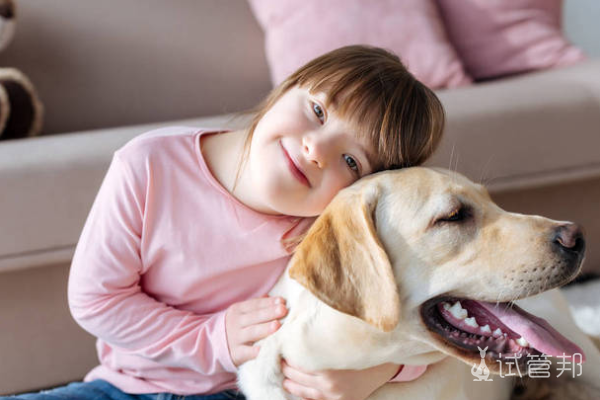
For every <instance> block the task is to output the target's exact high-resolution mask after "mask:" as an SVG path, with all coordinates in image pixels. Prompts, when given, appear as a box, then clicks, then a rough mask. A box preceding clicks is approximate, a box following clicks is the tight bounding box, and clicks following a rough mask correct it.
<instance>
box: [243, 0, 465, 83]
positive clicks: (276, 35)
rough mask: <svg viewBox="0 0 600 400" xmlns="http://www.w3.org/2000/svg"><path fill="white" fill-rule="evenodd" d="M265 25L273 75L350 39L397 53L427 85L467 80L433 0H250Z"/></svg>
mask: <svg viewBox="0 0 600 400" xmlns="http://www.w3.org/2000/svg"><path fill="white" fill-rule="evenodd" d="M249 2H250V5H251V7H252V9H253V12H254V14H255V16H256V18H257V20H258V21H259V23H260V24H261V25H262V27H263V30H264V31H265V37H266V42H265V47H266V54H267V61H268V63H269V66H270V69H271V80H272V82H273V84H274V85H277V84H279V83H280V82H281V81H283V80H284V79H285V78H286V77H287V76H288V75H289V74H291V73H292V72H294V71H295V70H296V69H297V68H299V67H301V66H302V65H303V64H305V63H306V62H308V61H310V60H312V59H313V58H315V57H317V56H319V55H321V54H323V53H326V52H328V51H331V50H334V49H336V48H338V47H342V46H346V45H350V44H368V45H372V46H378V47H383V48H385V49H387V50H390V51H392V52H394V53H396V54H397V55H398V56H399V57H400V58H401V60H402V62H403V63H404V64H405V65H406V66H407V68H408V70H409V71H411V72H412V73H413V75H415V77H416V78H417V79H419V80H420V81H421V82H423V83H424V84H426V85H428V86H429V87H431V88H444V87H456V86H461V85H466V84H468V83H470V82H471V79H470V78H469V77H468V76H467V75H466V74H465V71H464V69H463V66H462V63H461V61H460V60H459V58H458V56H457V55H456V51H455V50H454V48H453V47H452V45H451V44H450V41H449V40H448V38H447V36H446V33H445V30H444V26H443V23H442V20H441V18H440V15H439V12H438V9H437V6H436V4H435V1H434V0H376V1H373V0H327V1H322V0H321V1H318V0H276V1H273V0H249Z"/></svg>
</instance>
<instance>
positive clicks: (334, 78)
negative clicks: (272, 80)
mask: <svg viewBox="0 0 600 400" xmlns="http://www.w3.org/2000/svg"><path fill="white" fill-rule="evenodd" d="M295 86H300V87H308V89H309V90H310V91H311V92H313V93H315V92H323V93H325V94H326V97H327V101H326V104H325V106H326V107H328V106H330V105H331V104H332V103H335V105H336V112H337V113H339V115H340V116H341V117H342V118H345V119H347V120H348V121H349V122H350V123H351V124H352V125H353V126H355V127H356V128H357V134H358V135H359V136H363V137H364V136H366V137H369V138H370V139H371V143H372V148H373V149H374V151H375V154H376V157H377V159H376V165H374V166H373V172H376V171H381V170H388V169H399V168H404V167H410V166H415V165H420V164H422V163H423V162H425V160H427V158H429V157H430V156H431V155H432V154H433V152H434V151H435V149H436V147H437V145H438V143H439V141H440V138H441V135H442V132H443V130H444V124H445V114H444V108H443V107H442V104H441V102H440V101H439V99H438V98H437V96H436V95H435V93H434V92H433V91H432V90H431V89H429V88H428V87H427V86H425V85H424V84H422V83H421V82H419V81H418V80H417V79H416V78H415V77H414V76H413V75H412V74H411V73H410V72H408V70H407V69H406V68H405V67H404V65H403V64H402V62H401V61H400V59H399V58H398V57H397V56H396V55H394V54H392V53H390V52H388V51H386V50H384V49H381V48H377V47H371V46H363V45H354V46H346V47H341V48H339V49H337V50H333V51H331V52H329V53H326V54H323V55H322V56H320V57H317V58H315V59H314V60H312V61H310V62H309V63H308V64H306V65H304V66H303V67H301V68H300V69H298V70H297V71H296V72H294V73H293V74H292V75H290V76H289V77H288V78H287V79H286V80H284V81H283V82H282V83H281V84H279V86H277V87H276V88H274V89H273V90H272V91H271V93H270V94H269V95H268V96H267V97H266V98H265V99H264V100H263V102H262V103H260V104H259V105H258V107H257V108H256V110H255V114H254V117H253V119H252V121H251V124H250V127H249V130H248V136H247V138H246V144H245V153H246V154H247V153H248V151H249V148H250V142H251V140H252V135H253V134H254V130H255V129H256V126H257V125H258V122H259V121H260V119H261V118H262V117H263V116H264V115H265V114H266V112H267V111H268V110H269V109H270V108H271V107H272V106H273V105H274V104H275V102H277V100H279V99H280V98H281V96H283V95H284V94H285V93H286V92H287V91H288V90H290V89H291V88H292V87H295ZM245 158H246V157H244V159H243V161H242V162H244V161H245ZM240 164H241V163H240ZM240 169H241V167H240ZM236 180H237V179H236Z"/></svg>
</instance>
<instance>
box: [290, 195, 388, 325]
mask: <svg viewBox="0 0 600 400" xmlns="http://www.w3.org/2000/svg"><path fill="white" fill-rule="evenodd" d="M352 189H353V190H352V191H346V192H341V193H340V195H338V196H337V197H336V198H335V199H334V200H333V201H332V202H331V203H330V205H329V206H328V207H327V208H326V209H325V211H324V212H323V214H321V216H320V217H319V218H318V219H317V220H316V221H315V223H314V224H313V226H312V227H311V228H310V230H309V231H308V233H307V235H306V237H305V238H304V240H303V241H302V243H300V245H299V246H298V248H297V249H296V252H295V253H294V256H293V257H292V260H291V263H292V264H291V266H290V270H289V273H290V276H291V277H292V278H293V279H296V280H297V281H298V282H300V284H302V285H303V286H304V287H306V288H307V289H308V290H310V291H311V293H312V294H313V295H315V296H316V297H317V298H319V299H320V300H321V301H323V302H325V303H326V304H327V305H329V306H331V307H333V308H335V309H336V310H338V311H341V312H344V313H346V314H349V315H353V316H355V317H358V318H361V319H362V320H364V321H366V322H368V323H370V324H371V325H374V326H375V327H377V328H379V329H381V330H383V331H385V332H389V331H391V330H392V329H393V328H394V327H395V326H396V325H397V324H398V320H399V318H400V297H399V294H398V286H397V284H396V281H395V278H394V274H393V271H392V266H391V264H390V261H389V259H388V257H387V254H386V252H385V250H384V249H383V246H382V245H381V242H380V241H379V238H378V236H377V232H376V229H375V221H374V214H375V209H376V207H377V201H378V194H379V193H378V192H379V189H378V188H377V187H376V185H372V184H371V185H366V186H365V187H363V188H361V190H354V188H352Z"/></svg>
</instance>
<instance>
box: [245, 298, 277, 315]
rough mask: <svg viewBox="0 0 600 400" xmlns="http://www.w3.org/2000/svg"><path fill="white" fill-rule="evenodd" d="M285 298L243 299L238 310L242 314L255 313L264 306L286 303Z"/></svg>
mask: <svg viewBox="0 0 600 400" xmlns="http://www.w3.org/2000/svg"><path fill="white" fill-rule="evenodd" d="M284 303H285V300H284V299H283V298H281V297H259V298H257V299H250V300H246V301H242V302H240V303H238V304H237V306H238V309H237V311H238V312H239V313H241V314H246V313H254V312H256V311H257V310H261V309H264V308H270V307H272V306H274V305H276V304H284Z"/></svg>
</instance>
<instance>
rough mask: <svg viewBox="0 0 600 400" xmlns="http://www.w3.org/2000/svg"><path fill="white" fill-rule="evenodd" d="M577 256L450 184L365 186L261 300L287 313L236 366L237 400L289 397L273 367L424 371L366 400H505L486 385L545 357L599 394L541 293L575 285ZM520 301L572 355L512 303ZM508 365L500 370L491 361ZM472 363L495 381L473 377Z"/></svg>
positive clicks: (587, 349) (566, 240)
mask: <svg viewBox="0 0 600 400" xmlns="http://www.w3.org/2000/svg"><path fill="white" fill-rule="evenodd" d="M584 253H585V239H584V236H583V234H582V231H581V229H580V228H579V227H578V226H577V225H576V224H573V223H570V222H564V221H554V220H551V219H547V218H543V217H540V216H530V215H522V214H516V213H510V212H507V211H504V210H502V209H501V208H500V207H498V206H497V205H496V204H494V202H493V201H492V199H491V198H490V195H489V194H488V192H487V191H486V189H485V188H484V187H483V186H482V185H479V184H476V183H474V182H471V181H470V180H468V179H467V178H465V177H464V176H462V175H460V174H458V173H455V172H452V171H448V170H443V169H433V168H423V167H414V168H407V169H403V170H398V171H386V172H380V173H377V174H373V175H371V176H369V177H366V178H363V179H361V180H359V181H357V182H356V183H355V184H353V185H351V186H350V187H348V188H346V189H344V190H342V191H340V192H339V193H338V195H337V196H336V197H335V198H334V199H333V201H332V202H331V203H330V205H329V206H328V207H327V208H326V209H325V210H324V212H323V213H322V214H321V216H320V217H319V218H317V220H316V221H315V223H314V224H313V225H312V227H311V228H310V229H309V231H308V232H307V234H306V236H305V237H304V239H303V240H302V241H301V243H300V244H299V245H298V247H297V248H296V251H295V253H294V255H293V257H292V259H291V260H290V263H289V265H288V267H287V269H286V271H285V273H284V274H283V275H282V277H281V279H280V280H279V281H278V283H277V284H276V285H275V286H274V288H273V289H272V290H271V292H270V294H271V295H273V296H282V297H284V298H285V299H286V301H287V306H288V308H289V313H288V315H287V316H286V318H285V319H284V321H283V324H282V326H281V328H280V329H279V330H278V331H276V332H275V333H273V334H272V335H270V336H269V337H267V338H266V339H264V340H262V341H260V342H258V343H257V344H258V345H259V346H260V348H261V350H260V353H259V355H258V357H257V358H256V359H254V360H251V361H248V362H246V363H245V364H243V365H242V366H241V367H240V369H239V371H238V383H239V387H240V390H241V391H242V392H243V393H244V394H245V395H246V397H247V399H248V400H265V399H268V400H285V399H290V398H291V395H290V394H289V393H286V392H285V391H284V389H283V388H282V381H283V375H282V373H281V370H280V360H281V359H282V358H284V359H286V360H287V361H289V362H290V364H292V365H296V366H298V367H299V368H301V369H304V370H313V371H317V370H325V369H365V368H369V367H373V366H376V365H380V364H383V363H388V362H392V363H396V364H403V365H420V366H423V365H427V366H428V367H427V370H426V372H425V373H424V374H423V375H422V376H421V377H419V378H418V379H416V380H415V381H412V382H406V383H388V384H385V385H383V386H382V387H381V388H380V389H378V390H377V391H375V392H374V393H373V394H372V395H371V396H370V397H369V400H384V399H401V398H416V399H435V398H443V399H481V398H486V399H487V400H490V399H508V398H510V397H511V395H512V391H513V386H514V383H515V381H514V379H515V378H511V377H504V378H501V376H498V375H494V374H508V373H509V372H513V373H514V372H515V369H514V367H517V366H520V367H521V369H520V370H521V371H523V367H526V365H524V361H525V360H526V356H540V355H541V354H542V353H545V354H548V355H551V356H559V355H561V354H566V355H568V356H570V357H576V355H577V354H582V356H581V357H587V362H586V364H584V365H583V366H584V367H586V371H585V373H584V374H583V375H582V376H579V377H577V380H576V385H577V386H578V387H582V388H583V389H581V392H582V393H583V392H585V391H586V390H590V393H600V389H599V386H598V385H599V384H598V382H595V380H597V379H596V377H598V376H600V368H599V367H598V366H600V353H599V352H598V350H597V349H596V348H595V347H594V346H593V344H592V343H591V341H590V340H589V339H588V338H587V337H586V336H585V335H584V334H583V333H582V332H581V331H579V330H577V328H576V327H575V324H574V322H573V320H572V319H570V317H569V316H568V307H567V306H566V303H565V302H564V300H562V299H561V297H560V294H559V293H558V292H557V291H556V290H554V291H550V290H551V289H554V288H557V287H559V286H561V285H564V284H566V283H568V282H569V281H570V280H572V279H573V278H574V277H575V276H576V275H577V273H578V272H579V270H580V268H581V265H582V262H583V259H584ZM548 291H550V292H548ZM544 292H545V293H544ZM540 293H542V294H541V295H539V294H540ZM535 295H537V296H535ZM532 296H533V297H532ZM524 298H529V299H528V300H527V301H528V302H529V303H528V304H527V306H528V307H529V308H530V310H531V309H534V310H535V312H536V314H538V315H542V316H543V317H545V318H547V319H549V320H550V322H552V323H554V322H555V321H557V323H558V324H559V325H560V326H559V329H561V330H563V333H565V334H567V335H568V336H569V337H570V339H571V340H575V341H576V342H577V344H575V343H573V342H571V341H570V340H569V339H567V338H565V337H564V336H563V335H561V334H560V333H559V332H558V331H556V330H555V329H554V328H552V327H551V326H550V325H549V324H548V323H547V322H546V321H544V320H542V319H541V318H539V317H537V316H534V315H532V314H529V313H527V312H526V311H524V310H523V309H522V308H520V307H519V306H517V305H516V304H515V303H514V302H515V300H518V299H524ZM484 348H487V349H485V350H487V351H486V352H485V356H484V357H481V354H480V352H481V351H482V350H483V349H484ZM583 353H585V356H583ZM511 356H513V358H512V359H513V360H515V362H516V363H517V364H518V365H513V366H512V369H511V366H510V365H509V363H508V362H503V361H508V360H509V359H511ZM516 356H520V358H519V359H517V357H516ZM482 362H484V363H485V365H486V368H487V369H488V370H489V371H490V372H491V373H492V375H491V376H492V377H495V378H496V379H489V378H488V379H489V380H487V381H477V379H474V376H476V375H474V373H473V370H475V371H477V365H480V364H481V363H482ZM509 369H511V371H509ZM573 381H575V380H573ZM595 390H598V392H595ZM520 396H521V397H520V398H527V396H524V395H523V393H521V394H520ZM532 398H534V397H532Z"/></svg>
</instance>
